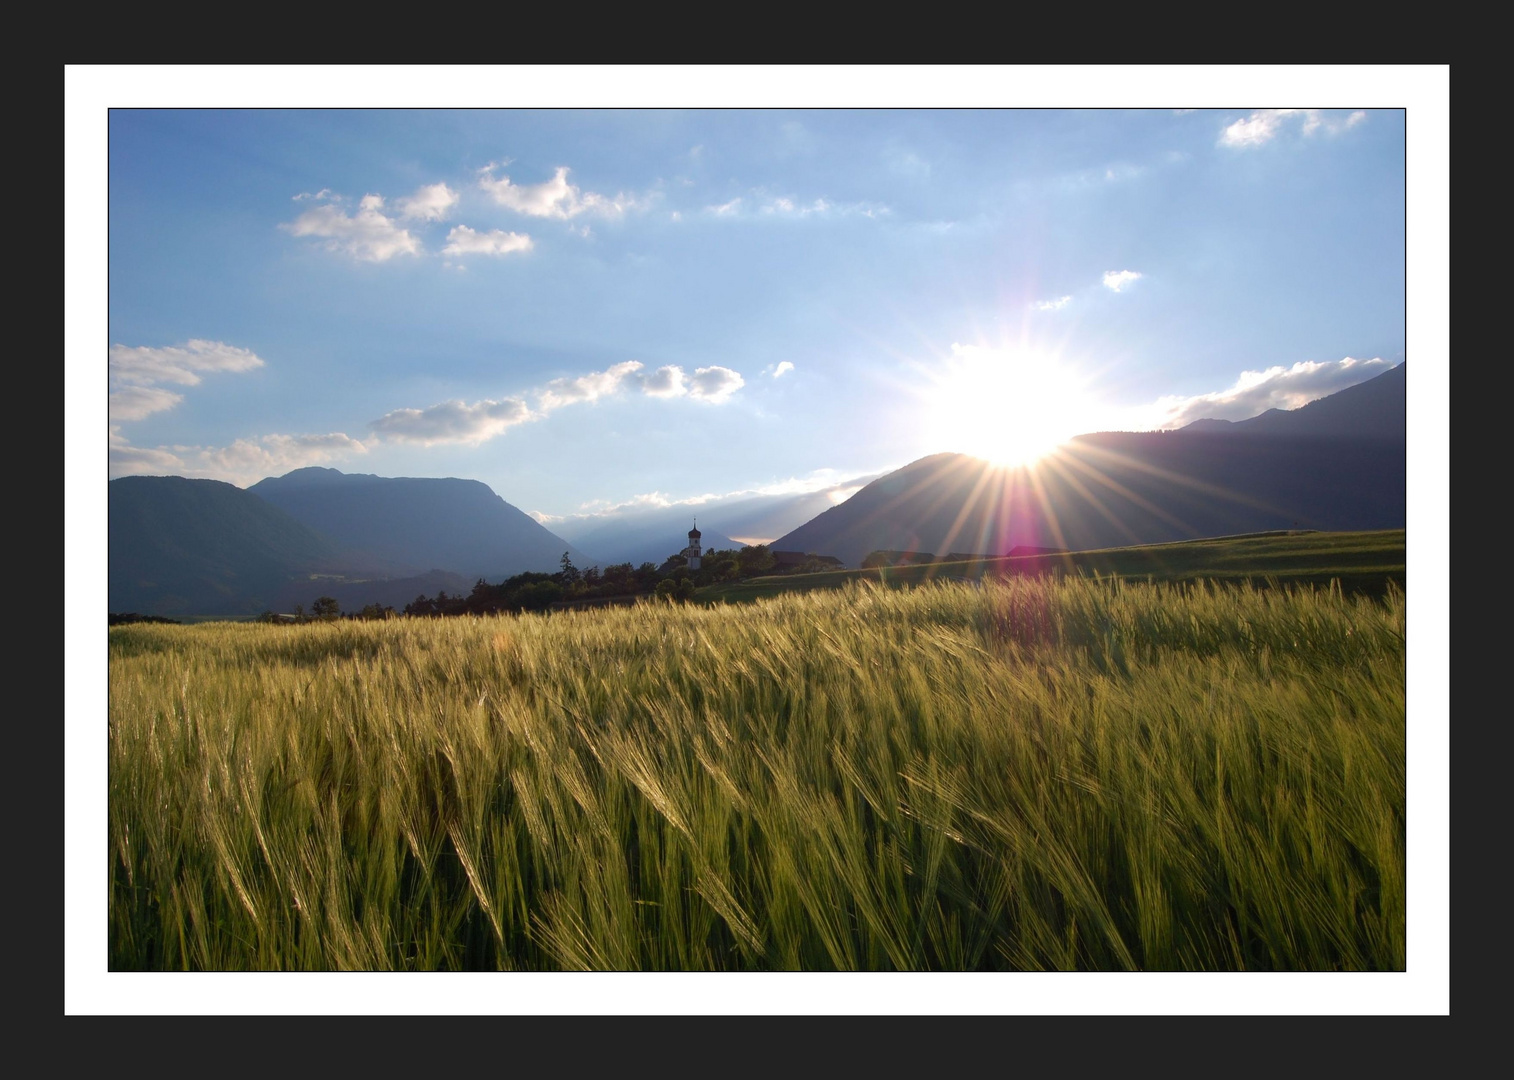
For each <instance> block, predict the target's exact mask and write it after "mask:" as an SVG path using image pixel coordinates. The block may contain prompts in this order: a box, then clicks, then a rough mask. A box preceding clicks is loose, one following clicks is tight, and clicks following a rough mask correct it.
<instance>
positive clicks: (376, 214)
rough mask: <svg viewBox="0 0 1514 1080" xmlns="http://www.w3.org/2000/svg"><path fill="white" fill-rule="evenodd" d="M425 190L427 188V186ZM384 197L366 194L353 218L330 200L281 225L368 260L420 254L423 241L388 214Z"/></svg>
mask: <svg viewBox="0 0 1514 1080" xmlns="http://www.w3.org/2000/svg"><path fill="white" fill-rule="evenodd" d="M422 190H425V189H424V188H423V189H422ZM383 210H384V197H383V196H382V195H364V196H363V198H362V200H361V202H359V204H358V211H357V213H356V214H354V215H353V216H351V217H348V216H347V215H346V214H345V213H343V212H342V209H341V208H340V207H338V206H335V205H332V204H330V203H328V204H326V205H324V206H316V207H312V208H311V209H309V210H306V211H305V212H304V213H303V214H301V215H300V216H299V217H297V218H295V219H294V220H293V221H291V222H286V223H285V224H283V225H280V226H279V228H281V229H283V230H285V231H286V232H289V233H291V234H292V235H294V236H315V237H320V238H321V239H324V240H325V241H326V247H327V249H328V250H331V251H344V252H346V253H347V254H348V255H351V256H352V257H353V258H355V259H362V260H363V261H365V262H383V261H384V260H386V259H390V258H392V257H394V256H395V255H418V254H420V251H421V242H420V240H419V239H417V238H416V237H415V236H413V235H411V233H410V231H409V230H408V229H402V228H400V227H399V226H398V225H396V224H395V223H394V219H393V218H389V217H385V216H384V212H383Z"/></svg>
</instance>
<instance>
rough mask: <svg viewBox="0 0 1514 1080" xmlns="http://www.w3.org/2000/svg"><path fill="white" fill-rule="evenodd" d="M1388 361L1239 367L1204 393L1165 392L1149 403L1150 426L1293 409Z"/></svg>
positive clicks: (1382, 368)
mask: <svg viewBox="0 0 1514 1080" xmlns="http://www.w3.org/2000/svg"><path fill="white" fill-rule="evenodd" d="M1393 366H1394V365H1393V364H1392V363H1391V362H1389V361H1387V360H1384V359H1383V358H1382V357H1373V358H1372V359H1371V360H1358V359H1355V358H1354V357H1350V356H1348V357H1346V358H1344V359H1342V360H1333V361H1331V360H1318V361H1317V360H1304V361H1300V362H1299V363H1296V364H1294V365H1293V366H1292V367H1282V366H1280V365H1279V366H1277V367H1270V368H1267V369H1266V370H1265V371H1243V372H1241V375H1240V377H1239V378H1238V379H1236V381H1235V383H1234V385H1232V386H1230V387H1229V388H1227V389H1225V390H1217V391H1215V392H1214V393H1210V394H1196V395H1194V396H1192V397H1180V396H1169V397H1163V398H1160V399H1158V400H1157V402H1156V403H1155V404H1154V405H1153V406H1152V408H1151V416H1152V419H1153V420H1154V423H1152V424H1151V426H1152V427H1159V428H1176V427H1182V426H1184V425H1185V424H1190V423H1192V422H1193V421H1195V420H1201V419H1204V418H1206V417H1207V418H1212V419H1215V420H1246V419H1249V418H1250V417H1253V416H1256V415H1257V414H1258V413H1262V412H1266V411H1267V410H1268V409H1297V408H1299V407H1300V406H1303V405H1307V404H1309V402H1311V401H1314V400H1315V399H1316V398H1322V397H1324V396H1325V395H1327V394H1333V393H1335V392H1337V391H1339V390H1344V389H1345V388H1346V387H1348V386H1355V385H1356V384H1357V383H1359V382H1364V381H1366V380H1367V379H1370V378H1372V377H1374V376H1376V375H1381V374H1382V373H1383V372H1384V371H1387V370H1388V369H1389V368H1392V367H1393Z"/></svg>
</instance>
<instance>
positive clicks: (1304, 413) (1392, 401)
mask: <svg viewBox="0 0 1514 1080" xmlns="http://www.w3.org/2000/svg"><path fill="white" fill-rule="evenodd" d="M1406 366H1407V365H1406V364H1399V365H1398V366H1397V367H1395V368H1390V369H1388V370H1387V371H1385V372H1383V373H1382V374H1381V375H1377V376H1374V377H1373V378H1371V379H1368V380H1367V381H1366V382H1360V383H1357V384H1356V385H1355V386H1348V387H1346V389H1344V390H1339V391H1337V392H1336V393H1333V394H1329V395H1327V396H1325V397H1322V398H1318V399H1317V400H1315V401H1311V402H1309V403H1308V404H1307V405H1302V406H1300V407H1299V408H1297V409H1268V410H1267V411H1266V412H1264V413H1261V414H1260V415H1257V416H1253V417H1251V418H1250V419H1249V420H1235V421H1231V420H1208V419H1206V420H1195V421H1194V422H1193V423H1191V424H1189V425H1188V426H1187V427H1184V428H1181V429H1180V430H1182V431H1186V432H1190V433H1194V434H1197V433H1201V432H1216V433H1217V432H1224V433H1226V434H1246V435H1302V436H1310V435H1312V436H1319V437H1322V438H1357V439H1402V438H1404V435H1405V431H1406V419H1405V409H1406V408H1407V405H1408V393H1407V389H1406V383H1405V375H1404V368H1405V367H1406Z"/></svg>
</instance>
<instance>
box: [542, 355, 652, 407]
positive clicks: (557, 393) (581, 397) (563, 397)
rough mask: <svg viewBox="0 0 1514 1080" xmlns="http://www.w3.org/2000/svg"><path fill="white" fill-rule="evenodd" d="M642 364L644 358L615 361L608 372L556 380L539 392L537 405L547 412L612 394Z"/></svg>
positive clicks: (639, 368) (618, 389)
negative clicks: (617, 362)
mask: <svg viewBox="0 0 1514 1080" xmlns="http://www.w3.org/2000/svg"><path fill="white" fill-rule="evenodd" d="M641 367H642V365H641V362H640V361H637V360H626V361H624V362H622V363H619V364H612V365H611V366H610V367H608V368H606V369H605V370H604V371H591V372H590V373H589V374H587V375H580V376H578V377H577V378H563V379H553V380H552V381H551V382H549V383H548V384H547V385H546V387H545V389H543V390H541V391H539V392H538V395H537V407H538V408H539V409H541V411H542V412H544V413H546V412H551V411H552V410H553V409H560V408H562V407H563V406H564V405H574V404H577V403H578V402H580V401H598V400H599V399H600V398H602V397H605V396H607V395H609V394H614V393H618V392H619V391H620V389H621V387H622V386H623V385H624V384H625V382H626V380H628V379H630V378H631V377H632V376H634V375H635V374H636V372H638V371H640V370H641Z"/></svg>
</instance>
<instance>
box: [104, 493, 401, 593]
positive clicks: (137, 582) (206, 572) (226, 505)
mask: <svg viewBox="0 0 1514 1080" xmlns="http://www.w3.org/2000/svg"><path fill="white" fill-rule="evenodd" d="M107 490H108V491H109V511H108V512H109V533H110V536H109V552H110V554H109V559H110V564H109V585H108V587H107V602H108V604H109V607H110V610H111V611H138V612H143V613H150V614H154V615H169V616H173V615H247V614H256V613H258V612H259V611H263V610H264V609H266V608H268V607H269V606H270V605H271V604H272V603H273V601H274V596H275V594H276V593H277V592H278V590H279V588H280V587H281V586H282V585H283V584H284V583H285V582H287V581H288V580H289V579H290V578H291V577H294V576H297V575H302V574H303V575H308V574H310V573H315V572H321V571H333V570H335V569H336V568H337V567H338V565H339V564H341V563H342V562H343V561H344V560H343V558H342V552H341V550H340V548H339V547H338V545H336V544H335V543H333V542H332V541H331V540H330V539H329V538H327V537H324V536H321V535H319V534H317V533H316V532H314V531H313V530H311V529H309V528H307V527H306V526H304V525H301V524H300V523H299V522H298V521H296V520H294V518H292V517H290V516H289V515H288V514H286V513H285V512H284V511H282V510H280V509H279V508H278V507H276V506H272V505H270V504H269V503H267V502H265V501H263V500H262V499H260V498H258V497H257V496H256V495H250V494H248V493H247V492H246V491H243V490H242V489H241V488H239V487H236V486H234V485H232V484H223V483H221V482H220V481H218V480H186V479H185V478H184V477H182V476H125V477H122V478H121V479H119V480H112V481H111V482H110V484H109V485H108V488H107ZM369 569H372V568H371V567H370V568H369Z"/></svg>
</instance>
